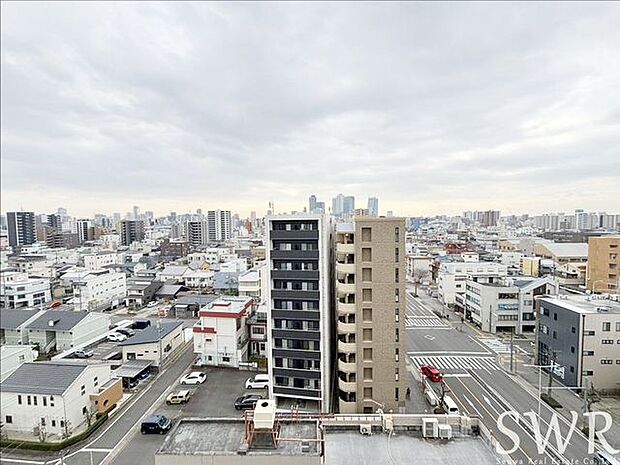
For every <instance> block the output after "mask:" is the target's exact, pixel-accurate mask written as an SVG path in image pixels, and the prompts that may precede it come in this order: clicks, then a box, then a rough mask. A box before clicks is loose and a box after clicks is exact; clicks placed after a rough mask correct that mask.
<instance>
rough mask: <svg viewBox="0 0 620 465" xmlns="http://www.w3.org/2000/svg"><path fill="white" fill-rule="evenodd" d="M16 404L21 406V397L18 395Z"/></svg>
mask: <svg viewBox="0 0 620 465" xmlns="http://www.w3.org/2000/svg"><path fill="white" fill-rule="evenodd" d="M17 404H18V405H21V404H22V396H21V394H18V395H17Z"/></svg>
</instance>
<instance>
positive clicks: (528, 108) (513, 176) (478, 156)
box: [2, 2, 620, 215]
mask: <svg viewBox="0 0 620 465" xmlns="http://www.w3.org/2000/svg"><path fill="white" fill-rule="evenodd" d="M619 20H620V8H619V7H618V5H617V4H614V3H593V2H588V3H470V4H465V3H391V4H384V3H359V4H352V3H339V4H311V3H297V4H292V3H243V2H242V3H168V4H164V3H115V4H112V3H17V2H12V3H7V2H5V3H3V4H2V193H3V197H4V200H3V205H2V207H3V209H4V210H9V209H12V208H19V207H24V208H32V209H35V210H38V211H46V210H52V209H54V208H56V206H58V205H59V204H62V205H64V206H66V207H69V208H70V210H72V211H75V212H76V213H80V214H90V213H92V212H93V211H112V210H115V211H117V210H120V211H125V210H128V209H129V207H130V205H133V204H135V203H139V204H140V205H142V207H143V208H144V209H152V210H155V211H156V212H158V213H164V212H166V211H168V210H170V209H179V210H182V209H184V208H187V209H190V208H191V209H193V208H197V207H202V208H210V207H230V208H233V209H238V210H241V211H242V212H244V213H245V212H247V211H249V210H250V209H257V210H259V211H262V210H263V209H264V208H265V205H266V202H267V201H268V200H276V202H277V205H278V206H279V207H280V208H282V209H290V208H300V207H301V206H302V205H304V204H305V201H306V197H307V195H309V194H310V193H317V194H319V196H322V197H323V198H324V199H325V200H328V196H331V195H334V194H336V193H338V192H341V191H342V192H351V193H354V194H356V195H357V196H358V197H359V198H360V200H361V199H362V198H363V201H365V196H366V195H375V194H378V195H379V196H380V198H381V206H382V208H392V209H394V210H396V211H397V212H398V213H401V214H411V215H415V214H424V213H432V212H441V211H448V212H457V211H460V210H461V209H464V208H474V209H475V208H501V209H502V210H504V211H543V210H565V209H570V208H574V207H585V208H591V209H597V210H599V209H600V210H609V211H616V210H620V208H619V202H618V199H619V198H620V175H619V174H618V173H620V120H619V118H618V115H619V114H620V85H619V84H620V54H619V53H618V50H620V31H619V30H618V28H617V24H618V22H619Z"/></svg>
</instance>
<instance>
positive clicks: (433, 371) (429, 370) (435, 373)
mask: <svg viewBox="0 0 620 465" xmlns="http://www.w3.org/2000/svg"><path fill="white" fill-rule="evenodd" d="M420 371H421V372H422V374H423V375H424V376H426V377H427V378H428V379H430V380H431V381H433V382H434V383H439V382H441V379H442V376H441V371H439V370H438V369H437V368H435V367H433V366H430V365H422V366H421V367H420Z"/></svg>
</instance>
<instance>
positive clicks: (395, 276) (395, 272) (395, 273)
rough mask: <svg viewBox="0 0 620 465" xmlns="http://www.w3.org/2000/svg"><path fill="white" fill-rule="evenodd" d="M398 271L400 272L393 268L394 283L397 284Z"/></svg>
mask: <svg viewBox="0 0 620 465" xmlns="http://www.w3.org/2000/svg"><path fill="white" fill-rule="evenodd" d="M399 271H400V270H399V269H398V268H394V282H395V283H398V282H399V275H398V273H399Z"/></svg>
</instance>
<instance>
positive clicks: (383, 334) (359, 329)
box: [335, 216, 406, 413]
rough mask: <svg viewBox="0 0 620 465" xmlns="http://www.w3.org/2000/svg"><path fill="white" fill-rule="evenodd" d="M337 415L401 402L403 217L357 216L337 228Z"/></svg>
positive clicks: (403, 386) (392, 407)
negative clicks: (338, 412)
mask: <svg viewBox="0 0 620 465" xmlns="http://www.w3.org/2000/svg"><path fill="white" fill-rule="evenodd" d="M335 237H336V254H335V259H336V267H335V268H336V269H335V279H336V286H335V287H336V316H337V361H336V363H337V372H338V377H337V384H338V405H339V410H340V412H341V413H353V412H360V413H364V412H366V413H369V412H374V411H375V410H376V409H377V408H378V407H383V409H384V410H386V411H389V410H394V411H395V412H396V411H398V407H399V406H400V405H404V400H405V390H406V383H405V380H406V371H405V356H406V351H405V347H404V335H405V334H404V333H405V326H404V315H405V278H406V276H405V274H406V268H405V220H404V218H396V217H394V218H374V217H366V216H357V217H355V220H354V222H353V223H341V224H338V225H337V227H336V235H335Z"/></svg>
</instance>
